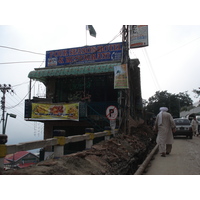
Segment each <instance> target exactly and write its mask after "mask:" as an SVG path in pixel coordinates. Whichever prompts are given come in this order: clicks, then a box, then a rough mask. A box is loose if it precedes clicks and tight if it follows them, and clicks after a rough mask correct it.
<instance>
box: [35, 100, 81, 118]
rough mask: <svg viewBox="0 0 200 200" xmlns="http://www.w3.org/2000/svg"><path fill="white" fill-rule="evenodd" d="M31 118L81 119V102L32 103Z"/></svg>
mask: <svg viewBox="0 0 200 200" xmlns="http://www.w3.org/2000/svg"><path fill="white" fill-rule="evenodd" d="M31 119H35V120H38V119H43V120H74V121H79V103H73V104H42V103H32V113H31Z"/></svg>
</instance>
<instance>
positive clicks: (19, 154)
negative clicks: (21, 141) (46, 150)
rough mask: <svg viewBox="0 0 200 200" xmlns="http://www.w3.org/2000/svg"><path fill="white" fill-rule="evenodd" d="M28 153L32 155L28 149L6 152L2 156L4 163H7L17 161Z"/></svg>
mask: <svg viewBox="0 0 200 200" xmlns="http://www.w3.org/2000/svg"><path fill="white" fill-rule="evenodd" d="M28 154H31V155H34V154H32V153H31V152H28V151H18V152H16V153H14V154H8V155H6V157H5V158H4V164H8V163H9V162H10V161H12V162H13V161H14V162H17V161H18V160H19V159H21V158H23V157H24V156H26V155H28ZM34 156H35V155H34ZM36 157H37V156H36Z"/></svg>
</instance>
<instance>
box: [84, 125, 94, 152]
mask: <svg viewBox="0 0 200 200" xmlns="http://www.w3.org/2000/svg"><path fill="white" fill-rule="evenodd" d="M85 134H88V135H90V137H89V140H86V145H85V148H86V149H91V147H92V145H93V140H94V129H93V128H86V129H85Z"/></svg>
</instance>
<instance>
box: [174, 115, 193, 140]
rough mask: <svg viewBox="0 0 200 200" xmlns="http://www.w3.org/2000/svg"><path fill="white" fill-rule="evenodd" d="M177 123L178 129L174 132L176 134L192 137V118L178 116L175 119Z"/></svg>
mask: <svg viewBox="0 0 200 200" xmlns="http://www.w3.org/2000/svg"><path fill="white" fill-rule="evenodd" d="M174 122H175V124H176V131H175V132H174V133H173V135H174V136H179V135H185V136H186V137H189V138H190V139H192V137H193V132H192V126H191V124H190V120H189V119H186V118H176V119H174Z"/></svg>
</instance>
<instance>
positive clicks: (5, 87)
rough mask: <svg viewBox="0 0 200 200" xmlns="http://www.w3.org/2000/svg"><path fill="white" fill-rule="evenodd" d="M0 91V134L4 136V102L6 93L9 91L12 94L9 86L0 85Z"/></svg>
mask: <svg viewBox="0 0 200 200" xmlns="http://www.w3.org/2000/svg"><path fill="white" fill-rule="evenodd" d="M0 90H1V92H2V93H3V97H2V98H1V109H2V118H1V120H2V134H5V131H4V130H5V112H6V111H5V102H6V98H5V96H6V92H9V91H10V90H11V92H13V90H12V89H11V85H10V84H9V85H6V84H2V85H1V84H0Z"/></svg>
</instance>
